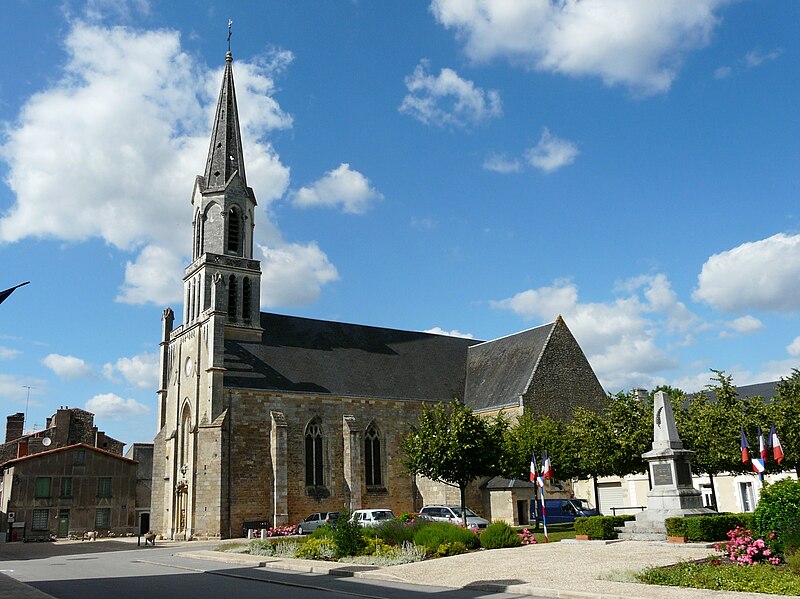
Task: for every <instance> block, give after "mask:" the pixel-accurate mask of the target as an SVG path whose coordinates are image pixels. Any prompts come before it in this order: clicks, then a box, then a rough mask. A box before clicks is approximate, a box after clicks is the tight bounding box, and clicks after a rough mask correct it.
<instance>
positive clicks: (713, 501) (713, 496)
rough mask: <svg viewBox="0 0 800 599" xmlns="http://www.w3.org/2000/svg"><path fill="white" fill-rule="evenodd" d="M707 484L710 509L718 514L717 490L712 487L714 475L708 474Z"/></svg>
mask: <svg viewBox="0 0 800 599" xmlns="http://www.w3.org/2000/svg"><path fill="white" fill-rule="evenodd" d="M708 482H709V483H710V484H711V508H712V509H713V510H714V511H715V512H718V511H719V510H718V509H717V489H716V488H715V487H714V475H713V474H711V473H710V472H709V473H708Z"/></svg>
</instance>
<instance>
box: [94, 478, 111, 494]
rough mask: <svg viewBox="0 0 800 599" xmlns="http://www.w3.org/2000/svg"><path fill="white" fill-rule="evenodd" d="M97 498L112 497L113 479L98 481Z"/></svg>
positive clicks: (99, 479)
mask: <svg viewBox="0 0 800 599" xmlns="http://www.w3.org/2000/svg"><path fill="white" fill-rule="evenodd" d="M97 496H98V497H111V478H110V477H103V478H98V479H97Z"/></svg>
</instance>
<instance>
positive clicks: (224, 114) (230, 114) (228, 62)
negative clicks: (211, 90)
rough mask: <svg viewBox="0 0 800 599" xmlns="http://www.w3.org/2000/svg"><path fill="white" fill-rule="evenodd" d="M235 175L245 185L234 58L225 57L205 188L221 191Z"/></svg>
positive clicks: (207, 162) (228, 54) (207, 161)
mask: <svg viewBox="0 0 800 599" xmlns="http://www.w3.org/2000/svg"><path fill="white" fill-rule="evenodd" d="M236 171H238V172H239V176H240V177H241V178H242V182H243V183H244V184H245V185H247V177H246V176H245V171H244V152H243V151H242V134H241V132H240V130H239V109H238V107H237V105H236V87H235V86H234V84H233V54H231V51H230V50H228V53H227V54H226V55H225V74H224V75H223V77H222V89H220V92H219V100H218V101H217V114H216V116H215V117H214V126H213V128H212V130H211V145H210V146H209V148H208V159H207V160H206V172H205V175H204V179H205V186H206V188H207V189H208V188H215V187H224V186H225V184H226V183H227V182H228V181H229V180H230V178H231V176H233V174H234V173H235V172H236Z"/></svg>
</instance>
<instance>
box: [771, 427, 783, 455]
mask: <svg viewBox="0 0 800 599" xmlns="http://www.w3.org/2000/svg"><path fill="white" fill-rule="evenodd" d="M768 441H769V444H770V446H771V447H772V457H773V458H774V459H775V461H776V462H778V463H779V464H780V463H781V462H782V461H783V447H781V440H780V439H778V433H776V432H775V425H774V424H773V425H771V426H770V428H769V439H768Z"/></svg>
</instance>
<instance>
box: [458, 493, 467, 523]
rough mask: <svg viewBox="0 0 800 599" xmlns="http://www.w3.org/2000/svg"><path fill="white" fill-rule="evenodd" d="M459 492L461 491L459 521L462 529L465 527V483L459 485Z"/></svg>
mask: <svg viewBox="0 0 800 599" xmlns="http://www.w3.org/2000/svg"><path fill="white" fill-rule="evenodd" d="M458 489H459V491H461V521H462V523H463V524H464V528H466V527H467V485H466V483H459V485H458Z"/></svg>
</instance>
